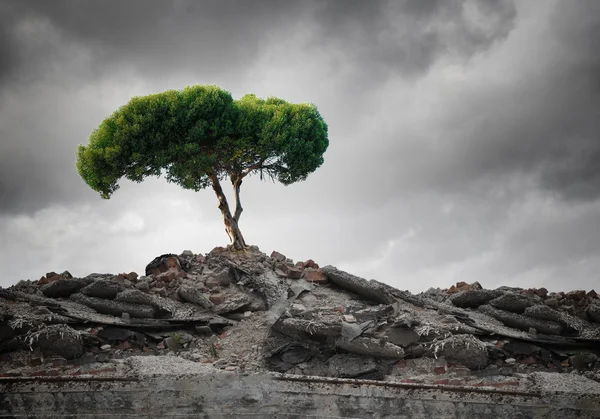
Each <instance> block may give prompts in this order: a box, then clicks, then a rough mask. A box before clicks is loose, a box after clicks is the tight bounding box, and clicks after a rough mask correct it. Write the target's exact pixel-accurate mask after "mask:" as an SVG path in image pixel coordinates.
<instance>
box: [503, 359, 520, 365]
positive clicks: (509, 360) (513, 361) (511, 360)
mask: <svg viewBox="0 0 600 419" xmlns="http://www.w3.org/2000/svg"><path fill="white" fill-rule="evenodd" d="M504 362H506V363H507V364H508V365H512V364H514V363H515V362H517V360H516V359H514V358H506V359H505V360H504Z"/></svg>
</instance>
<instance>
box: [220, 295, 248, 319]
mask: <svg viewBox="0 0 600 419" xmlns="http://www.w3.org/2000/svg"><path fill="white" fill-rule="evenodd" d="M251 301H252V300H251V298H250V297H249V296H248V295H246V294H244V293H242V292H228V293H226V294H225V300H224V301H223V302H222V303H221V304H219V305H217V306H215V307H214V308H213V311H214V312H215V313H217V314H226V313H233V312H235V311H242V310H245V309H246V308H247V307H248V305H249V304H250V302H251Z"/></svg>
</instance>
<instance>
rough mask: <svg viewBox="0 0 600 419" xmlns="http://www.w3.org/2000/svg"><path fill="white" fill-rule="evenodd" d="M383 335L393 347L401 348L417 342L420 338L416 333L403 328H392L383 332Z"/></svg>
mask: <svg viewBox="0 0 600 419" xmlns="http://www.w3.org/2000/svg"><path fill="white" fill-rule="evenodd" d="M385 335H386V336H387V338H388V340H389V341H390V342H392V343H393V344H394V345H398V346H402V347H403V348H404V347H407V346H409V345H411V344H413V343H415V342H418V341H419V339H420V338H421V336H419V334H418V333H417V332H415V331H414V330H412V329H409V328H405V327H392V328H390V329H388V330H387V331H386V332H385Z"/></svg>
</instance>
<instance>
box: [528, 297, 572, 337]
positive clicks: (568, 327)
mask: <svg viewBox="0 0 600 419" xmlns="http://www.w3.org/2000/svg"><path fill="white" fill-rule="evenodd" d="M525 315H526V316H528V317H533V318H534V319H539V320H548V321H552V322H556V323H559V324H561V325H562V326H563V330H562V331H561V334H563V335H565V336H578V335H579V333H580V330H579V329H580V326H579V324H580V323H581V321H580V320H578V319H575V318H573V317H572V316H570V315H568V314H566V313H561V312H560V311H556V310H553V309H551V308H550V307H548V306H547V305H545V304H537V305H535V306H531V307H527V308H526V309H525Z"/></svg>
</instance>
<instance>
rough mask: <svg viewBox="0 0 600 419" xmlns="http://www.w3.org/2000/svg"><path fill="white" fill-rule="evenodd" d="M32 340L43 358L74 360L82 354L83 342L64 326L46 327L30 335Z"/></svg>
mask: <svg viewBox="0 0 600 419" xmlns="http://www.w3.org/2000/svg"><path fill="white" fill-rule="evenodd" d="M32 340H33V344H34V345H36V346H38V347H39V348H40V350H41V351H42V353H43V354H44V356H52V355H60V356H62V357H64V358H66V359H75V358H77V357H80V356H81V355H82V354H83V340H82V339H81V336H80V335H79V332H77V331H76V330H75V329H72V328H71V327H69V326H67V325H64V324H56V325H51V326H48V327H46V328H44V329H42V330H41V331H39V332H36V333H35V334H34V335H32Z"/></svg>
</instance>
